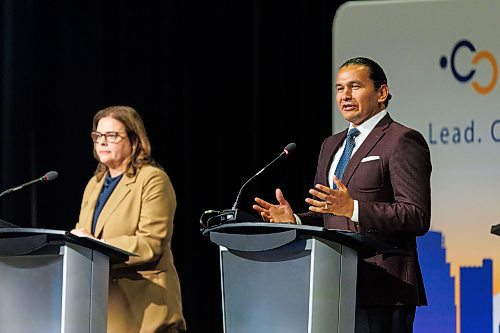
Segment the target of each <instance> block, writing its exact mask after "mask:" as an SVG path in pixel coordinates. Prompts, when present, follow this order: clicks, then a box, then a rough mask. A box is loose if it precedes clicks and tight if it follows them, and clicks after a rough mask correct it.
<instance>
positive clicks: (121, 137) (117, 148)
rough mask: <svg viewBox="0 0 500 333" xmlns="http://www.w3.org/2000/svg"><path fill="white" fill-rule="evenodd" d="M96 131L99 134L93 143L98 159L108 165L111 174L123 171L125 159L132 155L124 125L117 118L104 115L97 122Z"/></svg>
mask: <svg viewBox="0 0 500 333" xmlns="http://www.w3.org/2000/svg"><path fill="white" fill-rule="evenodd" d="M96 132H97V133H99V134H100V137H99V138H98V139H97V140H96V141H95V143H94V145H95V151H96V154H97V156H98V158H99V161H100V162H101V163H102V164H104V165H105V166H107V167H108V169H109V170H110V172H111V173H112V176H113V174H117V172H119V173H122V172H123V171H125V168H126V163H125V160H126V159H127V157H130V155H132V145H131V143H130V140H129V138H128V136H127V131H126V130H125V125H124V124H123V123H122V122H121V121H119V120H117V119H114V118H111V117H104V118H101V119H100V120H99V122H98V123H97V129H96ZM103 134H106V135H107V136H106V135H103ZM113 138H115V139H113ZM108 140H109V141H115V142H108Z"/></svg>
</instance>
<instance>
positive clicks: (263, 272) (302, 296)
mask: <svg viewBox="0 0 500 333" xmlns="http://www.w3.org/2000/svg"><path fill="white" fill-rule="evenodd" d="M221 255H222V265H221V268H222V275H223V293H224V294H223V299H224V318H225V326H226V327H225V329H226V330H225V332H227V333H236V332H239V333H254V332H276V333H280V332H287V333H304V332H307V325H308V324H307V323H308V312H309V311H308V307H309V305H308V302H307V299H308V297H309V277H310V269H311V263H310V248H307V242H306V241H297V242H293V243H291V244H288V245H285V246H282V247H280V248H278V249H274V250H270V251H264V252H238V251H228V250H224V251H222V253H221ZM284 285H286V288H284ZM278 327H279V328H280V329H279V330H278V331H277V330H275V328H278ZM271 328H272V329H271Z"/></svg>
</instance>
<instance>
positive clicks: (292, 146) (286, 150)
mask: <svg viewBox="0 0 500 333" xmlns="http://www.w3.org/2000/svg"><path fill="white" fill-rule="evenodd" d="M295 148H297V145H296V144H295V142H291V143H289V144H287V145H286V147H285V148H284V149H283V152H284V153H285V154H287V155H290V153H293V152H294V151H295Z"/></svg>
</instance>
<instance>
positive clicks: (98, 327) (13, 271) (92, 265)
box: [0, 243, 109, 333]
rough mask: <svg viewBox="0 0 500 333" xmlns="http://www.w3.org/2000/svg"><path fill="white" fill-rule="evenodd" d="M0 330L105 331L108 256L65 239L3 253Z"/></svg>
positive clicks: (1, 264) (0, 269) (1, 260)
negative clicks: (17, 252) (30, 249)
mask: <svg viewBox="0 0 500 333" xmlns="http://www.w3.org/2000/svg"><path fill="white" fill-rule="evenodd" d="M0 277H1V282H2V283H1V284H0V332H34V331H36V332H61V333H66V332H67V333H70V332H71V333H80V332H82V333H89V332H92V333H94V332H95V333H101V332H105V331H106V319H107V299H108V283H109V278H108V277H109V262H108V257H107V256H106V255H104V254H102V253H100V252H98V251H94V250H92V249H89V248H86V247H84V246H80V245H77V244H70V243H66V244H64V245H48V246H45V247H44V248H43V249H41V250H39V251H37V252H36V253H34V254H29V255H20V256H0Z"/></svg>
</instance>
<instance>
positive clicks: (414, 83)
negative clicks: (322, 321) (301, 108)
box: [332, 0, 500, 333]
mask: <svg viewBox="0 0 500 333" xmlns="http://www.w3.org/2000/svg"><path fill="white" fill-rule="evenodd" d="M499 14H500V1H496V0H474V1H470V0H455V1H357V2H348V3H346V4H344V5H343V6H342V7H340V8H339V10H338V11H337V13H336V16H335V20H334V24H333V45H334V47H333V81H334V82H335V74H336V71H337V70H338V67H339V66H340V65H341V64H342V63H343V62H344V61H345V60H347V59H349V58H353V57H357V56H364V57H368V58H371V59H373V60H375V61H376V62H378V63H379V64H380V65H381V66H382V68H383V69H384V71H385V72H386V75H387V78H388V81H389V89H390V92H391V93H392V95H393V99H392V100H391V102H390V105H389V107H388V111H389V113H390V114H391V115H392V117H393V118H394V119H395V120H396V121H398V122H400V123H403V124H404V125H407V126H409V127H412V128H415V129H417V130H419V131H420V132H421V133H422V134H423V135H424V137H425V138H426V139H427V142H428V144H429V146H430V148H431V158H432V164H433V173H432V221H431V229H432V230H435V231H439V232H442V233H443V235H444V239H445V244H444V245H445V247H446V254H447V255H446V260H447V261H448V262H449V263H451V274H452V276H454V277H455V278H456V280H455V281H456V288H455V291H456V304H457V306H459V305H460V304H459V303H460V302H459V290H460V279H459V270H460V267H465V266H482V264H483V259H485V258H491V259H492V260H493V272H494V275H493V276H494V278H493V294H494V295H498V293H499V292H500V265H496V264H495V263H496V262H498V259H500V237H499V236H495V235H492V234H490V228H491V226H492V225H494V224H498V223H500V84H499V83H498V62H499V61H500V37H499V36H500V20H499V18H498V17H499ZM332 92H333V87H332ZM332 95H333V105H335V94H334V93H332ZM346 126H347V124H346V122H345V121H344V120H343V119H342V117H341V116H340V114H339V112H338V110H337V108H336V107H335V108H334V120H333V130H334V132H338V131H340V130H342V129H344V128H345V127H346ZM424 280H425V276H424ZM494 295H492V297H493V296H494ZM430 305H431V306H432V304H430ZM497 310H500V309H497ZM496 312H497V311H495V320H494V322H495V323H494V324H493V323H492V324H493V325H492V326H493V327H496V330H495V332H498V327H499V325H498V318H496ZM457 313H459V307H457ZM458 317H459V318H458V320H459V321H458V322H457V332H458V331H459V327H460V316H459V315H458ZM417 333H418V332H417Z"/></svg>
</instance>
